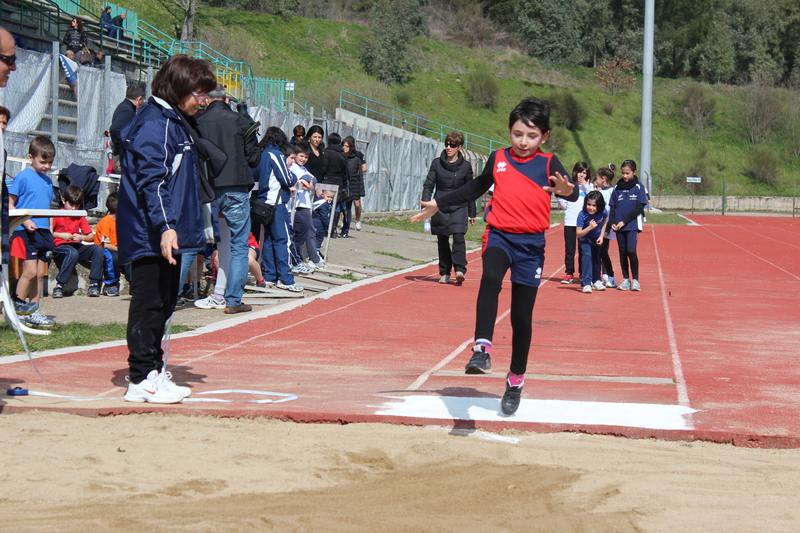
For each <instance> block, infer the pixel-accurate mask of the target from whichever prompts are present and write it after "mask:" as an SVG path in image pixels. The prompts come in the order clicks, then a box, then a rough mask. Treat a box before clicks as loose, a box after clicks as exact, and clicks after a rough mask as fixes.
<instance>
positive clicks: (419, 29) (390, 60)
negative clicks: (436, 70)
mask: <svg viewBox="0 0 800 533" xmlns="http://www.w3.org/2000/svg"><path fill="white" fill-rule="evenodd" d="M424 3H425V2H424V0H378V1H377V2H375V3H374V4H373V6H372V9H370V20H371V21H372V30H373V31H372V34H370V35H369V36H368V37H367V38H366V39H364V49H363V52H362V54H361V63H362V65H363V66H364V70H365V71H366V72H367V74H369V75H370V76H375V77H376V78H378V79H379V80H380V81H382V82H384V83H387V84H388V83H405V82H406V81H407V80H408V76H409V75H410V74H411V71H412V70H413V69H414V61H413V60H412V59H411V54H410V53H409V50H408V45H409V43H410V41H411V39H413V38H414V37H416V36H418V35H423V34H425V33H426V32H427V26H426V24H425V20H426V19H425V15H424V14H423V13H422V10H421V9H420V8H421V7H422V5H423V4H424Z"/></svg>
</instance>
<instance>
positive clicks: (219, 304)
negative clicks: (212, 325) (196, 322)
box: [194, 295, 225, 309]
mask: <svg viewBox="0 0 800 533" xmlns="http://www.w3.org/2000/svg"><path fill="white" fill-rule="evenodd" d="M194 306H195V307H199V308H200V309H225V300H224V299H223V300H217V299H216V298H215V297H214V295H211V296H206V297H205V298H203V299H202V300H197V301H196V302H195V303H194Z"/></svg>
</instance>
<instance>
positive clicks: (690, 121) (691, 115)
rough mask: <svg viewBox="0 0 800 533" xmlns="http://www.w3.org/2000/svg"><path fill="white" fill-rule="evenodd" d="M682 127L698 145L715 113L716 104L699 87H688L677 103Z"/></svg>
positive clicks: (693, 85)
mask: <svg viewBox="0 0 800 533" xmlns="http://www.w3.org/2000/svg"><path fill="white" fill-rule="evenodd" d="M678 106H679V108H680V112H681V115H682V119H683V123H684V125H685V126H686V127H687V128H688V129H689V132H690V133H691V134H692V135H694V136H695V138H696V139H697V144H698V145H700V144H702V142H703V137H705V132H706V129H707V127H708V124H709V123H710V122H711V120H713V118H714V115H715V114H716V112H717V102H716V101H715V100H714V99H713V98H711V97H710V96H708V94H707V91H706V90H705V89H703V87H702V86H700V85H695V84H692V85H688V86H687V87H686V88H685V89H684V91H683V95H682V98H681V100H680V102H678Z"/></svg>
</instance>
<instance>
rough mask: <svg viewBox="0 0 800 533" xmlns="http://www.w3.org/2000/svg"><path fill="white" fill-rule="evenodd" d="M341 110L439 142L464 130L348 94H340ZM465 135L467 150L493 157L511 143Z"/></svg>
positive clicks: (363, 97) (345, 92) (341, 92)
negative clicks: (452, 132) (491, 154)
mask: <svg viewBox="0 0 800 533" xmlns="http://www.w3.org/2000/svg"><path fill="white" fill-rule="evenodd" d="M339 107H341V108H342V109H347V110H349V111H354V112H357V113H360V114H362V115H364V116H365V117H367V118H371V119H374V120H379V121H381V122H383V123H385V124H389V125H391V126H392V127H395V128H402V129H404V130H406V131H411V132H414V133H416V134H418V135H424V136H426V137H431V138H433V139H437V140H439V142H442V141H444V138H445V137H447V134H448V133H450V132H451V131H461V130H460V129H458V128H455V127H453V126H447V125H445V124H440V123H438V122H434V121H432V120H428V119H427V118H424V117H420V116H417V115H414V114H412V113H409V112H407V111H403V110H402V109H397V108H395V107H392V106H389V105H386V104H382V103H380V102H376V101H375V100H371V99H369V98H367V97H365V96H359V95H357V94H354V93H351V92H349V91H339ZM462 133H463V134H464V148H465V149H467V150H473V151H476V152H485V153H486V154H490V153H492V152H494V151H495V150H499V149H501V148H506V147H508V141H498V140H495V139H490V138H488V137H483V136H482V135H475V134H474V133H468V132H462Z"/></svg>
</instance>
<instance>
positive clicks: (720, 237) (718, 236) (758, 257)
mask: <svg viewBox="0 0 800 533" xmlns="http://www.w3.org/2000/svg"><path fill="white" fill-rule="evenodd" d="M703 227H704V228H705V230H706V231H708V232H709V233H710V234H711V235H713V236H714V237H716V238H718V239H719V240H721V241H725V242H727V243H728V244H730V245H732V246H735V247H736V248H738V249H740V250H742V251H744V252H746V253H748V254H750V255H752V256H753V257H755V258H756V259H759V260H761V261H763V262H765V263H766V264H768V265H769V266H771V267H775V268H777V269H778V270H780V271H781V272H785V273H786V274H789V275H790V276H791V277H793V278H794V279H796V280H800V276H796V275H794V274H792V273H791V272H789V271H788V270H786V269H785V268H781V267H779V266H778V265H776V264H775V263H771V262H769V261H767V260H766V259H764V258H763V257H761V256H759V255H756V254H754V253H753V252H751V251H750V250H748V249H747V248H743V247H742V246H739V245H738V244H736V243H735V242H733V241H729V240H728V239H726V238H725V237H722V236H721V235H719V234H717V233H714V232H713V231H711V230H710V229H708V226H703ZM781 244H783V245H786V243H781Z"/></svg>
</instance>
